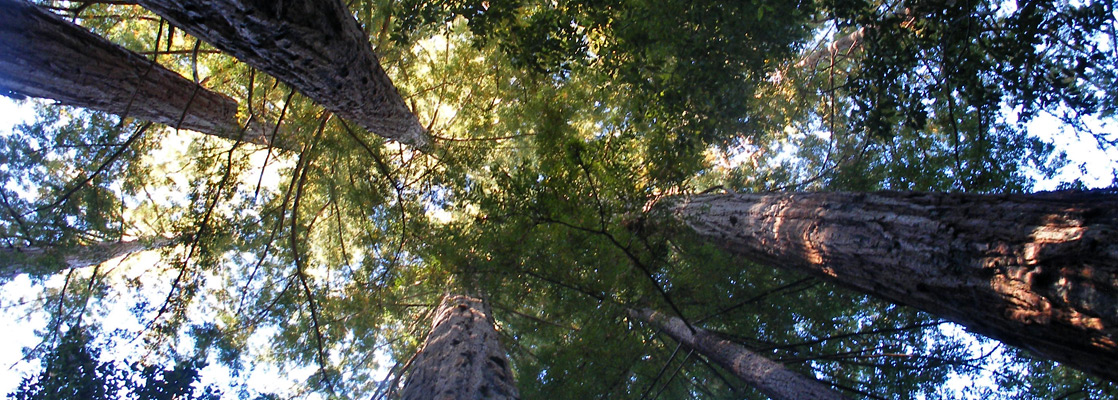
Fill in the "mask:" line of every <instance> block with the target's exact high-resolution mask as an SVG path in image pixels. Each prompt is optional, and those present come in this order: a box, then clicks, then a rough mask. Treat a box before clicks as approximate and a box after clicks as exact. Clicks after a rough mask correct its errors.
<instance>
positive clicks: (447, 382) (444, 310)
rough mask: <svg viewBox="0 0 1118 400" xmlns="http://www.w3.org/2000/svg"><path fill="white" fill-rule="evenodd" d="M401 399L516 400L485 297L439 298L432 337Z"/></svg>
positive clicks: (510, 375)
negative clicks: (439, 302)
mask: <svg viewBox="0 0 1118 400" xmlns="http://www.w3.org/2000/svg"><path fill="white" fill-rule="evenodd" d="M401 398H402V399H404V400H421V399H422V400H457V399H518V398H520V395H519V393H518V392H517V390H516V382H515V381H514V378H513V375H512V370H511V369H509V362H508V359H507V358H506V357H505V352H504V349H503V348H502V347H501V344H500V342H499V341H498V340H497V331H496V329H494V326H493V317H492V315H491V314H490V310H489V305H488V304H486V303H485V301H484V300H483V299H481V298H479V297H473V296H466V295H458V294H448V295H446V296H445V297H443V300H442V303H441V304H440V305H439V308H438V310H436V311H435V317H434V323H433V324H432V327H431V333H430V334H429V335H427V340H426V341H425V342H424V343H423V348H422V349H420V350H419V353H418V354H417V355H416V358H415V361H414V362H413V363H412V366H411V369H410V372H409V374H408V376H407V379H406V380H405V381H404V390H403V393H402V395H401Z"/></svg>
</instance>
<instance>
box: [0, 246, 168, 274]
mask: <svg viewBox="0 0 1118 400" xmlns="http://www.w3.org/2000/svg"><path fill="white" fill-rule="evenodd" d="M174 243H175V239H167V238H162V237H160V238H154V239H142V240H130V241H124V242H108V243H97V244H92V245H88V246H79V247H67V248H55V247H0V280H7V279H11V278H14V277H16V276H18V275H21V274H56V273H59V272H62V271H63V270H65V269H67V268H84V267H91V266H94V265H100V264H102V263H104V262H106V261H109V260H112V259H114V258H117V257H120V256H123V255H127V254H132V253H137V252H141V251H146V250H154V249H158V248H162V247H166V246H170V245H171V244H174Z"/></svg>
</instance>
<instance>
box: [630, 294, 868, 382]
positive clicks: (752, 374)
mask: <svg viewBox="0 0 1118 400" xmlns="http://www.w3.org/2000/svg"><path fill="white" fill-rule="evenodd" d="M629 316H630V317H632V318H634V319H638V320H641V321H644V322H645V323H647V324H651V325H653V326H656V327H657V328H659V329H660V330H662V331H663V332H664V333H666V334H667V335H668V336H671V337H672V339H675V340H676V341H677V342H679V343H682V344H683V345H684V346H685V347H687V348H690V349H694V350H695V351H696V352H697V353H699V354H702V355H704V356H706V357H707V358H708V359H710V360H711V361H713V362H714V363H715V364H718V365H719V366H721V367H722V368H725V369H726V370H727V371H730V372H733V373H734V375H736V376H737V377H738V378H740V379H741V380H742V381H744V382H745V383H747V384H749V385H750V386H753V387H754V388H756V389H757V390H759V391H761V393H764V394H765V395H766V396H769V397H770V398H773V399H778V400H780V399H785V400H801V399H833V400H841V399H845V398H846V397H845V396H843V395H842V393H839V392H838V391H836V390H834V389H831V388H830V387H828V386H827V385H824V384H823V383H822V382H819V381H817V380H815V379H814V378H810V377H807V376H804V375H801V374H798V373H796V372H794V371H792V370H789V369H788V368H785V367H784V366H783V365H781V364H780V363H778V362H775V361H772V360H770V359H768V358H765V357H764V356H762V355H760V354H757V353H754V352H752V351H750V350H749V349H746V348H745V347H743V346H742V345H739V344H737V343H734V342H731V341H729V340H725V339H722V338H720V337H718V335H715V334H713V333H710V332H707V331H705V330H703V329H699V328H695V329H693V330H692V329H691V328H689V327H688V326H687V324H685V323H684V322H683V320H681V319H679V318H678V317H674V316H670V315H665V314H662V313H659V312H656V311H653V310H651V309H647V308H644V309H640V310H632V309H630V310H629Z"/></svg>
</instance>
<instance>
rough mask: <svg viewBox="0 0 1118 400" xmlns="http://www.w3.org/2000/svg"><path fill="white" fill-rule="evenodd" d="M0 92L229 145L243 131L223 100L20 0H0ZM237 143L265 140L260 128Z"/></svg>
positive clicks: (233, 104) (234, 110)
mask: <svg viewBox="0 0 1118 400" xmlns="http://www.w3.org/2000/svg"><path fill="white" fill-rule="evenodd" d="M0 89H3V90H7V91H9V92H11V93H13V94H17V95H23V96H30V97H40V98H47V99H52V100H55V101H57V102H59V103H61V104H65V105H72V106H78V107H84V108H89V109H93V110H98V111H105V112H109V113H113V114H117V115H122V116H128V117H133V118H138V119H142V120H146V121H152V122H157V123H161V124H164V125H167V126H171V127H178V128H182V129H189V130H193V131H198V132H202V133H206V134H211V135H216V136H221V137H225V138H229V139H234V140H236V139H238V138H240V136H241V131H242V129H241V126H240V124H239V123H238V122H237V102H236V101H234V100H233V99H231V98H229V97H228V96H225V95H223V94H220V93H217V92H213V91H210V90H207V89H205V88H202V87H201V86H199V85H198V84H196V83H194V82H193V81H191V80H188V79H186V78H183V77H182V76H181V75H179V74H176V73H175V72H173V71H171V70H168V69H167V68H164V67H162V66H160V65H158V64H156V63H154V62H153V61H151V60H148V59H147V58H144V57H143V56H141V55H139V54H136V53H134V52H132V51H129V50H127V49H125V48H123V47H120V46H118V45H116V44H114V43H112V42H109V41H108V40H105V39H104V38H102V37H100V36H98V35H96V34H93V33H92V32H89V31H88V30H86V29H84V28H82V27H80V26H77V25H74V24H73V23H70V22H69V21H66V20H64V19H62V18H61V17H59V16H58V15H55V14H54V13H51V12H50V11H47V10H44V9H42V8H40V7H39V6H36V5H34V4H31V3H29V2H27V1H22V0H0ZM180 121H181V122H182V123H181V124H180V123H179V122H180ZM243 140H244V141H246V142H251V143H256V144H261V145H267V144H268V143H269V140H268V136H266V133H265V132H264V129H263V128H262V127H258V129H253V130H250V131H249V132H246V133H245V135H244V138H243Z"/></svg>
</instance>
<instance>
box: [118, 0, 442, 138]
mask: <svg viewBox="0 0 1118 400" xmlns="http://www.w3.org/2000/svg"><path fill="white" fill-rule="evenodd" d="M138 3H140V4H141V5H143V6H144V7H146V8H148V9H150V10H152V11H154V12H155V13H156V14H159V15H160V16H162V17H163V18H166V19H167V20H169V21H171V23H173V24H175V26H177V27H179V28H181V29H183V30H184V31H186V32H188V33H190V34H191V35H194V36H196V37H198V38H201V39H202V40H205V41H206V42H208V43H210V44H212V45H213V46H214V47H217V48H219V49H221V50H223V51H225V52H227V53H229V54H231V55H233V56H234V57H237V58H238V59H240V60H241V61H244V62H246V63H248V64H249V65H252V66H253V67H255V68H257V69H260V70H262V71H264V72H267V73H269V74H271V75H272V76H274V77H276V78H277V79H279V80H281V81H283V82H284V83H287V84H288V85H291V86H292V87H294V88H295V89H298V90H299V91H300V92H302V93H303V94H304V95H306V96H307V97H309V98H311V99H312V100H314V101H316V102H318V103H319V104H321V105H322V106H323V107H325V108H326V109H327V110H330V111H331V112H333V113H335V114H337V115H339V116H341V117H343V118H346V119H349V120H351V121H354V122H356V123H357V124H359V125H361V126H362V127H364V128H365V129H368V130H369V131H371V132H372V133H375V134H377V135H381V136H383V137H385V138H389V139H393V140H397V141H400V142H402V143H406V144H409V145H411V146H414V147H416V148H419V149H425V148H427V146H428V145H429V144H430V139H429V137H428V136H427V131H426V129H424V128H423V126H422V125H420V124H419V120H418V119H416V117H415V115H414V114H412V113H411V111H410V110H409V109H408V107H407V105H406V104H405V103H404V100H403V98H401V97H400V94H399V93H398V92H397V91H396V87H395V86H394V85H393V84H392V81H391V80H390V79H389V78H388V75H387V74H385V72H384V69H383V68H381V66H380V63H379V62H378V61H377V58H376V56H374V55H373V50H372V47H371V45H370V44H369V41H368V38H366V36H365V33H364V32H363V31H362V30H361V27H360V26H358V24H357V21H356V20H354V19H353V15H352V14H350V12H349V9H348V8H347V7H346V5H345V3H344V2H342V0H285V1H276V0H139V1H138Z"/></svg>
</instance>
